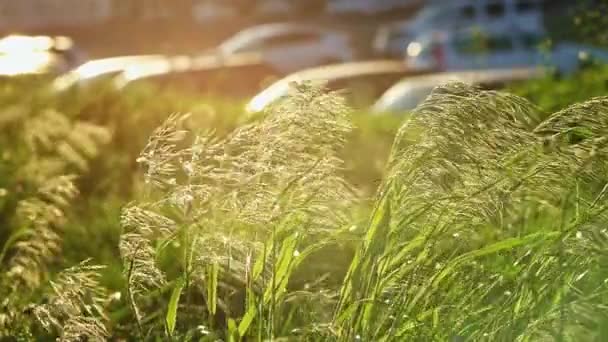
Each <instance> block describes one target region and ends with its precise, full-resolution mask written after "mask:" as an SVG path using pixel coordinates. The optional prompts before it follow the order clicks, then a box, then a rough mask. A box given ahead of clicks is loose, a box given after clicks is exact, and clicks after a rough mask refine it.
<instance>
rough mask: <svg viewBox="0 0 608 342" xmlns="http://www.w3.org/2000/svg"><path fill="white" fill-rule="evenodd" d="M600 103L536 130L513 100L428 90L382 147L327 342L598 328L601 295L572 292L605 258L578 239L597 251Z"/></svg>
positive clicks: (521, 336) (601, 207) (532, 114)
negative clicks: (379, 172) (383, 169)
mask: <svg viewBox="0 0 608 342" xmlns="http://www.w3.org/2000/svg"><path fill="white" fill-rule="evenodd" d="M607 103H608V99H606V98H603V99H597V100H594V101H590V102H588V103H585V104H582V105H579V106H574V107H572V108H570V109H567V110H565V111H563V112H561V113H557V114H556V115H554V116H553V117H551V118H549V119H548V120H547V122H544V123H542V124H540V125H539V126H538V128H536V121H537V119H536V118H537V117H538V116H537V113H538V112H537V110H536V108H535V107H533V106H532V105H531V104H529V103H527V102H526V101H525V100H523V99H521V98H518V97H515V96H512V95H509V94H503V93H496V92H485V91H479V90H476V89H472V88H469V87H467V86H466V85H463V84H450V85H447V86H443V87H440V88H438V89H435V90H434V91H433V94H432V95H431V96H430V97H429V98H428V99H427V100H426V101H425V102H424V103H423V104H422V105H421V106H420V107H419V108H417V109H416V110H415V111H414V114H413V116H412V118H411V119H410V120H409V121H407V122H406V123H405V124H404V126H403V127H402V128H401V130H400V134H399V136H398V138H397V140H396V142H395V145H394V148H393V152H392V155H391V160H390V172H389V177H388V178H387V180H386V181H385V184H384V185H383V186H382V187H381V189H380V192H379V194H378V199H377V202H376V208H375V210H374V212H373V215H372V217H371V220H370V223H369V230H368V233H367V235H366V237H365V239H364V241H363V243H362V245H361V247H360V250H359V251H358V253H357V255H356V257H355V260H354V261H353V263H352V265H351V268H350V270H349V273H348V275H347V278H346V281H345V286H344V288H343V290H342V294H341V299H340V304H339V307H338V310H337V312H336V316H335V323H336V325H337V326H338V336H339V338H340V339H343V340H351V339H353V338H355V337H356V336H359V337H360V338H361V339H363V340H379V339H387V340H402V339H411V338H416V339H420V338H424V339H439V340H444V339H450V338H454V337H462V338H469V339H472V340H493V341H497V340H522V341H524V340H530V339H532V340H535V339H537V338H541V337H547V336H548V335H550V334H553V336H573V335H575V332H576V333H578V332H579V331H586V332H587V333H592V331H593V327H594V326H595V327H597V326H599V325H601V324H602V322H605V319H604V318H603V317H608V316H605V315H606V310H605V309H604V307H605V305H603V304H599V303H597V302H594V301H597V299H598V298H601V297H604V298H605V291H606V288H605V286H603V285H600V286H598V285H599V284H601V282H595V283H594V282H593V281H591V282H590V283H586V282H585V281H584V279H591V278H595V279H598V278H602V276H603V277H604V278H605V276H606V274H605V273H604V274H603V273H602V267H601V265H602V263H603V262H604V260H605V253H604V252H603V251H600V250H594V249H593V248H592V246H593V244H592V243H591V242H590V241H589V240H587V239H584V238H579V237H581V236H583V237H585V236H587V235H586V234H583V233H581V231H588V233H590V234H592V235H591V236H594V238H593V239H591V240H594V241H595V242H600V241H604V240H605V238H604V237H603V235H602V234H603V233H602V228H601V227H602V226H604V227H605V225H606V224H607V223H608V221H606V220H607V217H606V215H605V210H606V209H607V207H606V200H605V192H606V190H605V189H606V187H605V184H606V180H607V179H606V174H605V173H603V172H602V171H604V170H605V167H606V160H608V159H607V158H606V157H608V155H607V154H606V152H608V151H607V150H606V148H605V143H604V142H603V138H602V137H603V136H604V134H603V133H604V131H603V130H604V129H605V127H607V126H604V122H603V120H605V119H606V118H608V111H607V110H606V104H607ZM581 126H582V127H585V128H584V129H580V128H579V129H577V128H576V127H581ZM573 130H574V132H577V133H576V134H580V132H579V131H582V132H584V134H583V135H584V139H571V136H572V133H573ZM540 132H544V134H540ZM596 134H597V135H596ZM547 136H548V137H547ZM547 139H549V140H550V142H549V141H548V140H547ZM581 234H583V235H581ZM600 237H601V238H600ZM602 244H603V242H602ZM583 251H584V252H583ZM588 274H594V276H592V277H590V278H586V277H587V276H588ZM592 284H593V285H592ZM581 288H585V289H586V290H585V291H581V290H580V289H581ZM575 312H576V314H575ZM579 313H580V314H579ZM579 317H580V318H579ZM582 317H585V320H584V321H581V320H582ZM593 317H595V318H593ZM581 336H582V335H581Z"/></svg>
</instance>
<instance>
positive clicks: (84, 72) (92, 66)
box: [53, 55, 165, 90]
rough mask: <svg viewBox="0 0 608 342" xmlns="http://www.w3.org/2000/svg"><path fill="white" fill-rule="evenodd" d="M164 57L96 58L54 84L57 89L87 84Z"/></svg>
mask: <svg viewBox="0 0 608 342" xmlns="http://www.w3.org/2000/svg"><path fill="white" fill-rule="evenodd" d="M164 59H165V56H163V55H135V56H120V57H110V58H102V59H94V60H91V61H88V62H86V63H84V64H82V65H80V66H78V67H77V68H74V69H72V70H71V71H69V72H67V73H65V74H63V75H61V76H59V77H58V78H57V79H55V81H54V84H53V86H54V88H55V89H56V90H65V89H67V88H70V87H73V86H78V85H85V84H87V83H89V82H91V81H94V80H99V79H108V78H111V77H114V76H116V75H118V74H120V73H121V72H123V71H124V70H125V69H127V68H128V67H129V66H132V65H142V64H145V63H151V62H154V61H163V60H164Z"/></svg>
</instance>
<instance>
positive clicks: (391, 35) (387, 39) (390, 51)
mask: <svg viewBox="0 0 608 342" xmlns="http://www.w3.org/2000/svg"><path fill="white" fill-rule="evenodd" d="M543 20H544V14H543V8H542V0H449V1H446V0H435V1H428V2H427V3H426V4H425V5H424V6H423V7H422V8H421V9H420V10H419V11H418V13H417V14H416V15H415V16H414V18H413V19H412V20H407V21H400V22H395V23H391V24H387V25H383V26H381V27H380V28H379V29H378V31H377V33H376V37H375V39H374V50H375V52H376V54H377V55H383V56H385V57H391V56H392V57H394V56H397V55H403V52H404V50H405V47H406V46H407V45H408V44H409V43H410V42H411V41H412V39H414V38H415V37H416V36H419V35H421V34H425V33H428V32H430V31H436V30H458V29H463V28H468V27H473V26H490V25H491V26H495V27H500V28H503V29H506V28H509V27H517V28H519V29H521V30H527V31H541V30H543V27H544V24H543Z"/></svg>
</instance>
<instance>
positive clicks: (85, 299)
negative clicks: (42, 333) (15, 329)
mask: <svg viewBox="0 0 608 342" xmlns="http://www.w3.org/2000/svg"><path fill="white" fill-rule="evenodd" d="M101 268H102V267H101V266H93V265H89V263H88V261H84V262H82V263H80V264H79V265H76V266H73V267H71V268H69V269H67V270H65V271H63V272H61V273H60V274H59V275H58V277H57V279H56V280H55V281H51V288H52V294H51V295H50V296H49V297H48V303H47V304H43V305H40V306H37V307H36V308H34V315H35V317H36V319H37V320H38V321H39V322H40V324H41V325H42V326H43V327H44V328H45V329H46V330H48V331H49V332H54V331H57V332H58V333H59V341H66V342H68V341H82V340H83V339H86V340H87V341H106V340H107V338H108V337H109V334H108V331H107V329H106V327H105V324H104V321H105V320H106V318H105V317H104V312H103V303H104V301H105V300H106V299H107V294H106V291H105V289H104V288H103V287H102V286H101V285H100V284H99V270H100V269H101Z"/></svg>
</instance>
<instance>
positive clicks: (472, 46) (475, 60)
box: [406, 27, 608, 73]
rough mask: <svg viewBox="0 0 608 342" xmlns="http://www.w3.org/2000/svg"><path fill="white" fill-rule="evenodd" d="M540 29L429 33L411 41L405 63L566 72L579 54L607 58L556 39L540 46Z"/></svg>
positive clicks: (443, 68)
mask: <svg viewBox="0 0 608 342" xmlns="http://www.w3.org/2000/svg"><path fill="white" fill-rule="evenodd" d="M543 40H544V34H543V33H542V32H532V31H522V30H519V29H517V28H511V29H509V30H503V29H495V28H489V27H487V28H470V29H465V30H458V31H443V32H431V33H429V34H425V35H422V36H420V37H419V38H417V39H416V40H414V41H413V42H411V43H410V44H409V45H408V47H407V50H406V62H407V64H408V66H410V67H411V68H414V69H425V70H428V69H435V70H441V71H456V70H472V69H487V68H514V67H526V66H538V65H546V66H552V67H555V68H556V69H557V70H558V71H560V72H563V73H569V72H572V71H575V70H577V69H578V67H579V65H580V62H581V61H580V57H581V56H588V57H589V58H593V59H597V60H599V61H608V51H606V50H602V49H598V48H594V47H590V46H585V45H581V44H576V43H569V42H558V43H555V44H554V45H552V46H551V47H548V48H546V49H541V48H540V44H541V43H542V42H543Z"/></svg>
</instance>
